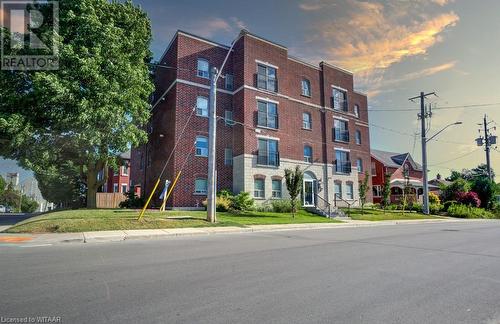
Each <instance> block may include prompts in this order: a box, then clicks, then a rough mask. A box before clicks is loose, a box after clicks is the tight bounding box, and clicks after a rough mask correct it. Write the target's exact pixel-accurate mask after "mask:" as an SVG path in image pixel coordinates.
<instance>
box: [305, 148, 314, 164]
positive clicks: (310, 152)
mask: <svg viewBox="0 0 500 324" xmlns="http://www.w3.org/2000/svg"><path fill="white" fill-rule="evenodd" d="M312 155H313V150H312V147H310V146H309V145H305V146H304V162H307V163H312V161H313V157H312Z"/></svg>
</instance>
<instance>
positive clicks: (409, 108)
mask: <svg viewBox="0 0 500 324" xmlns="http://www.w3.org/2000/svg"><path fill="white" fill-rule="evenodd" d="M491 106H500V102H495V103H482V104H471V105H457V106H442V107H435V108H433V109H434V110H446V109H459V108H477V107H491ZM367 110H368V111H373V112H379V111H386V112H387V111H389V112H391V111H393V112H397V111H399V112H406V111H408V112H412V111H419V110H420V109H419V108H415V107H408V108H401V107H394V108H386V107H383V108H382V107H381V108H377V107H375V108H368V109H367Z"/></svg>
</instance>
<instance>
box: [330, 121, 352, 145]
mask: <svg viewBox="0 0 500 324" xmlns="http://www.w3.org/2000/svg"><path fill="white" fill-rule="evenodd" d="M333 140H334V141H337V142H346V143H347V142H349V124H348V122H347V121H345V120H343V119H334V120H333Z"/></svg>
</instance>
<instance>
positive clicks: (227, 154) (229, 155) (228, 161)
mask: <svg viewBox="0 0 500 324" xmlns="http://www.w3.org/2000/svg"><path fill="white" fill-rule="evenodd" d="M224 164H225V165H233V149H232V148H229V147H228V148H225V149H224Z"/></svg>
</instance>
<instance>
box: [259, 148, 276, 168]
mask: <svg viewBox="0 0 500 324" xmlns="http://www.w3.org/2000/svg"><path fill="white" fill-rule="evenodd" d="M257 164H259V165H269V166H279V165H280V153H279V152H265V151H259V154H258V155H257Z"/></svg>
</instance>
